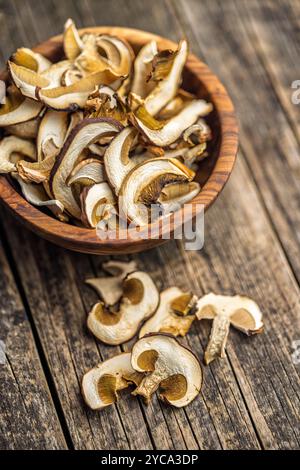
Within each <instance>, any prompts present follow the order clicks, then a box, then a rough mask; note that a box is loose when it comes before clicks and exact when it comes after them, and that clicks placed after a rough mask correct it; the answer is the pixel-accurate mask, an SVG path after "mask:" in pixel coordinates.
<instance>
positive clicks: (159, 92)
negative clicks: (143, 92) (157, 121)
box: [145, 39, 188, 116]
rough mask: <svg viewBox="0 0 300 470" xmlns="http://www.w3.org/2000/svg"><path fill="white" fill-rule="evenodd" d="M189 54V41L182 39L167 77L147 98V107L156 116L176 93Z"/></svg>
mask: <svg viewBox="0 0 300 470" xmlns="http://www.w3.org/2000/svg"><path fill="white" fill-rule="evenodd" d="M187 56H188V43H187V41H186V40H185V39H184V40H183V41H180V43H179V45H178V50H177V51H176V55H175V58H174V59H173V60H172V65H171V68H170V71H169V73H168V75H167V77H166V78H165V79H164V80H161V81H159V82H158V83H157V85H156V87H155V88H154V89H153V90H152V92H151V93H150V94H149V95H148V96H147V97H146V99H145V109H146V110H147V112H148V113H149V114H151V115H152V116H155V115H156V114H157V113H158V112H159V111H160V110H161V109H162V108H163V107H164V106H165V105H166V104H167V103H168V102H169V101H171V99H172V98H174V96H175V95H176V93H177V91H178V88H179V86H180V82H181V74H182V71H183V67H184V64H185V62H186V59H187Z"/></svg>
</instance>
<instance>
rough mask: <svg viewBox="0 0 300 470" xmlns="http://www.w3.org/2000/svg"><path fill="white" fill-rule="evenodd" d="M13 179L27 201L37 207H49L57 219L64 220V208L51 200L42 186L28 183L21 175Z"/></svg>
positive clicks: (15, 175) (59, 203)
mask: <svg viewBox="0 0 300 470" xmlns="http://www.w3.org/2000/svg"><path fill="white" fill-rule="evenodd" d="M13 177H14V178H15V179H16V180H17V181H18V183H19V185H20V188H21V191H22V194H23V196H24V197H25V199H26V200H27V201H28V202H29V203H30V204H32V205H34V206H37V207H44V206H45V207H47V208H48V209H49V210H50V211H51V212H52V213H53V214H54V215H55V216H56V217H57V218H59V219H62V220H64V216H63V212H64V206H63V205H62V204H61V202H59V201H57V200H55V199H49V198H48V195H47V193H46V192H45V190H44V188H43V187H42V186H41V185H37V184H32V183H26V182H25V181H23V180H22V178H20V176H19V175H17V174H14V175H13Z"/></svg>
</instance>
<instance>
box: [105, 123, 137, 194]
mask: <svg viewBox="0 0 300 470" xmlns="http://www.w3.org/2000/svg"><path fill="white" fill-rule="evenodd" d="M136 135H137V132H136V129H135V128H134V127H126V128H125V129H123V130H122V131H121V132H120V133H119V134H118V135H117V136H116V137H115V138H114V139H113V140H112V142H111V143H110V144H109V146H108V148H107V150H106V152H105V154H104V165H105V171H106V174H107V177H108V180H109V182H110V184H111V186H112V187H113V189H114V191H115V193H116V194H117V195H118V194H119V192H120V189H121V185H122V182H123V180H124V178H125V176H126V175H127V174H128V173H129V172H130V170H132V168H134V167H135V166H136V161H135V159H134V158H130V157H129V152H130V150H131V148H132V146H133V144H134V142H135V138H136Z"/></svg>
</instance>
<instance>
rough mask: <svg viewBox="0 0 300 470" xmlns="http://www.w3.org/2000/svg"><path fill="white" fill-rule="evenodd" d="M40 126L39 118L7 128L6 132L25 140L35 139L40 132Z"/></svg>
mask: <svg viewBox="0 0 300 470" xmlns="http://www.w3.org/2000/svg"><path fill="white" fill-rule="evenodd" d="M39 125H40V119H39V117H37V118H35V119H30V120H29V121H25V122H19V123H17V124H12V125H11V126H6V127H5V130H6V132H8V133H9V134H12V135H16V136H17V137H21V138H23V139H35V138H36V136H37V133H38V130H39Z"/></svg>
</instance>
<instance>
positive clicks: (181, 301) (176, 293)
mask: <svg viewBox="0 0 300 470" xmlns="http://www.w3.org/2000/svg"><path fill="white" fill-rule="evenodd" d="M196 302H197V297H196V296H195V295H193V294H191V293H189V292H184V291H182V290H181V289H179V288H178V287H169V288H168V289H165V290H164V291H163V292H161V293H160V302H159V307H158V309H157V310H156V312H155V314H154V315H153V316H152V317H151V318H149V320H147V321H146V322H145V323H144V325H143V326H142V328H141V329H140V332H139V337H140V338H142V337H143V336H145V335H146V334H148V333H156V332H157V333H171V334H172V335H174V336H178V335H180V336H185V335H186V334H187V332H188V331H189V329H190V327H191V324H192V323H193V321H194V319H195V314H194V313H193V311H194V307H195V304H196Z"/></svg>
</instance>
